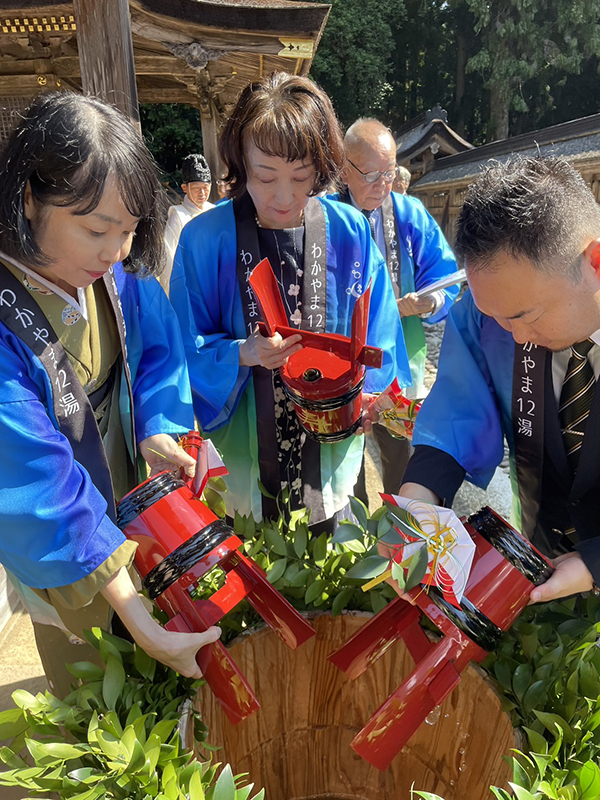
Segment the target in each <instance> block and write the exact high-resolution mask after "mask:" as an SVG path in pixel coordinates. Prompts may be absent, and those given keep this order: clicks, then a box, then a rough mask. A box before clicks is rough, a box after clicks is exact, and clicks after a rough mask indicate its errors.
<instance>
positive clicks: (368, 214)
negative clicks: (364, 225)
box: [362, 208, 377, 242]
mask: <svg viewBox="0 0 600 800" xmlns="http://www.w3.org/2000/svg"><path fill="white" fill-rule="evenodd" d="M362 213H363V214H364V215H365V217H366V218H367V221H368V223H369V228H371V236H372V238H373V241H374V242H375V241H376V240H377V233H376V230H375V216H374V215H375V211H367V210H366V209H364V208H363V209H362Z"/></svg>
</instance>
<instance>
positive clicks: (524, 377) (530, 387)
mask: <svg viewBox="0 0 600 800" xmlns="http://www.w3.org/2000/svg"><path fill="white" fill-rule="evenodd" d="M547 357H548V351H547V350H546V349H545V348H543V347H538V346H537V345H534V344H531V342H526V343H525V344H516V343H515V356H514V358H515V360H514V366H513V391H512V424H513V437H514V442H515V463H516V468H517V481H518V484H519V500H520V502H521V530H522V532H523V534H524V535H525V536H527V537H528V538H530V539H531V538H532V536H533V533H534V531H535V527H536V522H537V519H538V513H539V507H540V496H541V485H542V469H543V464H544V392H545V388H544V381H545V366H546V358H547Z"/></svg>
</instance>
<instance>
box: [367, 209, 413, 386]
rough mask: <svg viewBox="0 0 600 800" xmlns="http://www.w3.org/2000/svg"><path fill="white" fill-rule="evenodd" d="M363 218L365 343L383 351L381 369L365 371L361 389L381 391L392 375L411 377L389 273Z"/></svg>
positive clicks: (407, 382) (405, 381)
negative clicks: (367, 299) (367, 277)
mask: <svg viewBox="0 0 600 800" xmlns="http://www.w3.org/2000/svg"><path fill="white" fill-rule="evenodd" d="M363 219H364V221H365V225H366V226H367V234H368V240H367V245H366V250H367V262H371V270H370V271H371V276H372V284H371V305H370V309H369V329H368V335H367V342H368V343H369V344H371V345H376V346H377V347H381V349H382V350H383V365H382V367H381V369H378V370H375V369H369V370H367V378H366V380H365V391H366V392H383V390H384V389H387V387H388V386H389V385H390V383H392V381H393V380H394V378H395V377H397V378H398V381H399V383H400V385H401V386H408V385H410V383H411V381H412V379H411V376H410V365H409V363H408V356H407V353H406V345H405V343H404V332H403V330H402V325H401V324H400V316H399V314H398V306H397V304H396V297H395V296H394V289H393V287H392V280H391V278H390V273H389V271H388V269H387V266H386V264H385V261H384V259H383V256H382V255H381V253H380V251H379V248H378V247H377V246H376V245H375V243H374V242H373V239H372V237H371V235H370V231H369V229H368V223H367V220H366V219H365V218H364V217H363ZM365 288H366V287H365Z"/></svg>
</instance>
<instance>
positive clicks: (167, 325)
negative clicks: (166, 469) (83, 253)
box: [123, 275, 194, 442]
mask: <svg viewBox="0 0 600 800" xmlns="http://www.w3.org/2000/svg"><path fill="white" fill-rule="evenodd" d="M127 281H128V282H129V283H133V284H134V285H132V286H129V287H128V297H130V298H131V305H133V304H134V298H135V300H137V303H136V304H135V310H134V309H132V308H127V311H128V312H129V313H127V316H128V319H127V320H126V325H127V349H128V357H129V363H130V368H131V372H132V381H133V400H134V412H135V413H134V418H135V432H136V438H137V440H138V442H139V441H142V440H143V439H145V438H146V437H147V436H153V435H154V434H157V433H169V434H178V433H186V432H187V431H189V430H191V429H193V427H194V413H193V409H192V397H191V389H190V382H189V377H188V371H187V365H186V361H185V352H184V349H183V342H182V340H181V331H180V330H179V325H178V324H177V318H176V316H175V313H174V311H173V309H172V307H171V305H170V303H169V301H168V299H167V296H166V294H165V293H164V291H163V289H162V287H161V286H160V284H159V283H158V281H157V280H156V279H155V278H143V279H136V278H135V277H134V276H132V275H128V276H127ZM123 305H124V311H125V309H126V304H125V303H124V304H123Z"/></svg>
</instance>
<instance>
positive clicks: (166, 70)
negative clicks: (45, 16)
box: [16, 53, 195, 78]
mask: <svg viewBox="0 0 600 800" xmlns="http://www.w3.org/2000/svg"><path fill="white" fill-rule="evenodd" d="M134 56H135V72H136V75H174V74H182V75H186V74H187V75H194V74H195V73H194V70H193V69H191V67H188V66H187V65H186V63H185V62H184V61H182V60H181V59H180V58H176V57H175V56H140V55H136V54H135V53H134ZM21 63H23V62H17V63H16V65H17V66H18V65H19V64H21ZM52 68H53V70H54V72H56V74H57V75H62V76H64V77H65V78H70V77H77V76H79V74H80V72H81V67H80V65H79V59H78V58H77V57H76V56H58V57H57V58H54V59H52Z"/></svg>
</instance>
